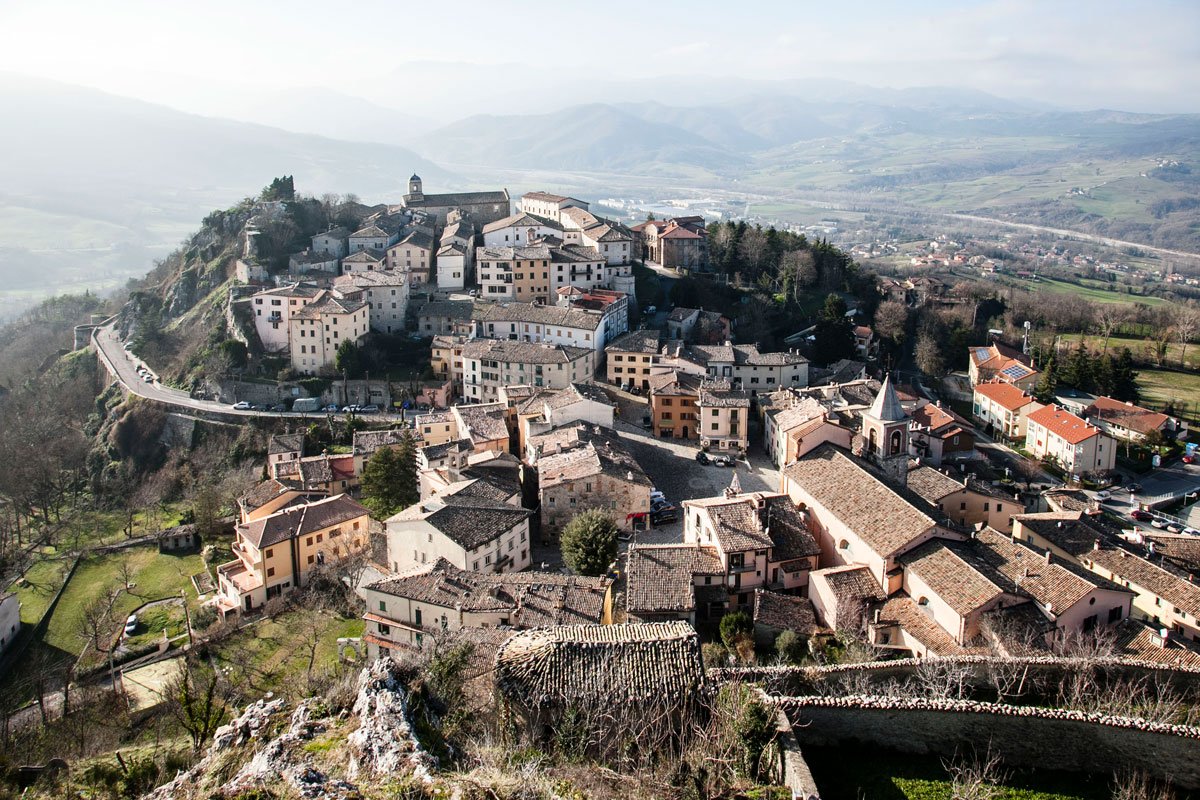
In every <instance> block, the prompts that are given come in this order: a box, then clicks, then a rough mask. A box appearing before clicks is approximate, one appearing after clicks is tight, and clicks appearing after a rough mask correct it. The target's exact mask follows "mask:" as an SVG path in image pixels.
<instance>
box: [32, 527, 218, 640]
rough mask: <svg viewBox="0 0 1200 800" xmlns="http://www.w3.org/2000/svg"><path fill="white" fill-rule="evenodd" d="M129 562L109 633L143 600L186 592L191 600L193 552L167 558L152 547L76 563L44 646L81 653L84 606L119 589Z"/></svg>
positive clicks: (196, 559) (200, 565) (198, 564)
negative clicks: (127, 584)
mask: <svg viewBox="0 0 1200 800" xmlns="http://www.w3.org/2000/svg"><path fill="white" fill-rule="evenodd" d="M124 563H128V564H129V568H130V570H131V572H132V576H133V578H132V586H131V591H129V592H125V591H122V592H121V595H120V597H119V598H118V599H117V602H116V605H115V606H114V610H115V613H114V619H115V620H116V622H115V623H114V629H113V633H114V634H115V633H116V632H117V627H116V626H120V625H123V624H124V622H125V617H126V616H128V615H129V614H130V613H131V612H132V611H133V610H134V609H135V608H137V607H138V606H140V605H142V604H143V603H145V602H147V601H148V600H158V599H160V598H163V597H171V596H176V597H177V596H178V595H179V591H180V589H183V590H184V591H186V592H187V597H188V600H189V602H194V601H195V599H196V594H195V591H194V590H193V589H192V584H191V581H190V580H189V579H188V578H189V576H191V575H193V574H194V573H197V572H200V571H201V570H203V569H204V562H203V561H202V560H201V559H200V556H199V554H190V555H182V556H179V555H168V554H163V553H159V552H158V548H157V547H154V546H148V547H136V548H132V549H129V550H124V551H120V552H117V553H112V554H110V555H105V556H100V557H98V558H91V559H88V560H86V561H85V562H84V563H82V564H80V565H79V569H78V570H76V572H75V577H74V578H72V580H71V583H70V585H69V586H68V587H67V590H66V592H64V593H63V596H62V600H60V601H59V603H58V607H57V608H56V609H55V611H54V616H53V617H51V618H50V625H49V627H48V628H47V630H46V636H45V641H46V644H48V645H50V646H52V647H55V648H57V649H60V650H64V651H66V652H71V653H78V652H81V650H82V649H83V645H84V640H83V638H82V637H81V636H80V634H79V631H80V627H81V623H82V620H83V617H84V613H85V611H86V609H87V607H88V605H89V604H90V603H92V602H93V601H94V600H95V599H96V598H98V597H100V596H101V595H102V594H103V593H104V591H105V590H106V589H108V588H111V587H117V588H120V589H122V590H123V589H124V583H123V582H122V580H121V578H120V571H121V565H122V564H124Z"/></svg>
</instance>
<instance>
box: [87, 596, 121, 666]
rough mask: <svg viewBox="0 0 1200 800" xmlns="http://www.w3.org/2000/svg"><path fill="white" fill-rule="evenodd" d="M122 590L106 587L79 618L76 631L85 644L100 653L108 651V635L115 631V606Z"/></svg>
mask: <svg viewBox="0 0 1200 800" xmlns="http://www.w3.org/2000/svg"><path fill="white" fill-rule="evenodd" d="M118 597H120V592H119V591H118V590H117V589H115V588H110V589H106V590H105V591H104V592H103V593H102V594H101V595H100V596H99V597H97V598H95V599H94V600H92V602H90V603H88V604H87V606H86V607H85V608H84V609H83V615H82V616H81V617H80V619H79V628H78V630H77V631H76V633H77V635H78V636H79V638H81V639H83V640H84V642H85V646H87V645H90V646H91V647H92V648H93V649H95V650H96V652H98V653H107V652H108V646H107V645H108V642H106V641H105V638H106V635H111V634H112V632H113V624H114V623H115V622H116V620H115V618H114V613H115V606H116V603H117V598H118Z"/></svg>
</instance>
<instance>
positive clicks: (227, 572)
mask: <svg viewBox="0 0 1200 800" xmlns="http://www.w3.org/2000/svg"><path fill="white" fill-rule="evenodd" d="M217 577H218V578H219V579H220V580H221V581H222V582H224V583H227V584H228V585H229V586H230V588H232V589H233V590H234V591H235V592H237V593H238V594H239V595H244V594H248V593H250V592H252V591H254V590H255V589H258V588H260V587H261V586H262V585H263V582H262V578H261V577H260V576H259V574H258V573H257V572H252V571H251V570H249V569H247V568H246V565H245V564H244V563H242V562H241V561H240V560H239V561H230V562H228V563H226V564H222V565H221V566H219V567H217Z"/></svg>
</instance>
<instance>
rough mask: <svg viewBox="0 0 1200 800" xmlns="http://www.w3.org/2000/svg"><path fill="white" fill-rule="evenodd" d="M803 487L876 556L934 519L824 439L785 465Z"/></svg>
mask: <svg viewBox="0 0 1200 800" xmlns="http://www.w3.org/2000/svg"><path fill="white" fill-rule="evenodd" d="M783 474H784V476H785V477H786V478H787V479H788V480H790V481H792V482H794V483H795V484H797V485H798V486H799V487H800V488H802V489H803V490H804V491H805V492H807V493H808V494H809V495H810V496H811V497H812V498H813V499H814V500H815V501H816V502H818V503H820V504H821V505H822V506H824V507H825V509H827V510H828V513H830V514H832V515H833V516H834V517H836V518H837V519H839V520H841V522H842V523H843V524H845V525H846V526H847V527H849V528H850V530H852V531H853V532H854V533H855V535H857V536H858V537H859V538H860V539H862V540H863V542H865V543H866V544H867V546H869V547H870V548H871V549H873V550H874V551H875V552H876V553H878V554H879V555H880V556H884V557H887V556H890V555H892V554H893V553H895V552H897V551H898V550H900V549H902V548H903V547H904V546H905V545H906V544H908V543H909V542H911V541H912V540H913V539H915V538H917V537H918V536H920V535H921V534H922V533H925V532H926V531H928V530H929V529H930V528H932V527H933V526H934V525H935V521H934V519H933V517H931V516H930V515H929V514H927V513H925V512H924V511H922V510H921V509H919V508H918V507H916V506H914V505H913V504H912V503H911V502H909V501H908V500H907V499H905V497H902V496H901V495H900V494H899V493H898V492H897V491H896V490H895V489H894V488H892V487H891V486H889V485H888V484H887V483H885V482H884V481H883V480H882V479H881V478H880V477H878V476H876V474H875V473H874V472H872V471H871V470H870V469H868V468H867V467H866V466H864V465H863V464H862V463H861V462H860V461H859V460H858V459H856V458H855V457H854V456H852V455H850V454H849V453H847V452H846V451H845V450H842V449H840V448H838V447H836V446H834V445H830V444H822V445H820V446H818V447H816V448H814V449H813V450H812V451H810V452H808V453H807V454H805V455H804V456H803V457H801V458H799V459H797V460H796V461H795V462H793V463H791V464H789V465H787V466H786V467H784V470H783Z"/></svg>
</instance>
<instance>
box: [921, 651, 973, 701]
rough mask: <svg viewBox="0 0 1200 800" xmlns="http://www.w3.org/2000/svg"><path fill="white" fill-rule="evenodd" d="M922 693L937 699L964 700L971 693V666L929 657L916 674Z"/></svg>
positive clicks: (922, 662)
mask: <svg viewBox="0 0 1200 800" xmlns="http://www.w3.org/2000/svg"><path fill="white" fill-rule="evenodd" d="M914 679H915V681H916V685H917V686H918V687H919V688H920V691H921V694H922V695H924V696H925V697H930V698H933V699H935V700H962V699H963V698H965V697H966V696H967V695H968V694H969V693H970V685H971V667H970V666H968V665H966V664H961V663H957V662H954V661H950V660H947V659H944V658H927V659H924V660H922V661H921V663H920V664H918V665H917V671H916V674H915V675H914Z"/></svg>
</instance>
